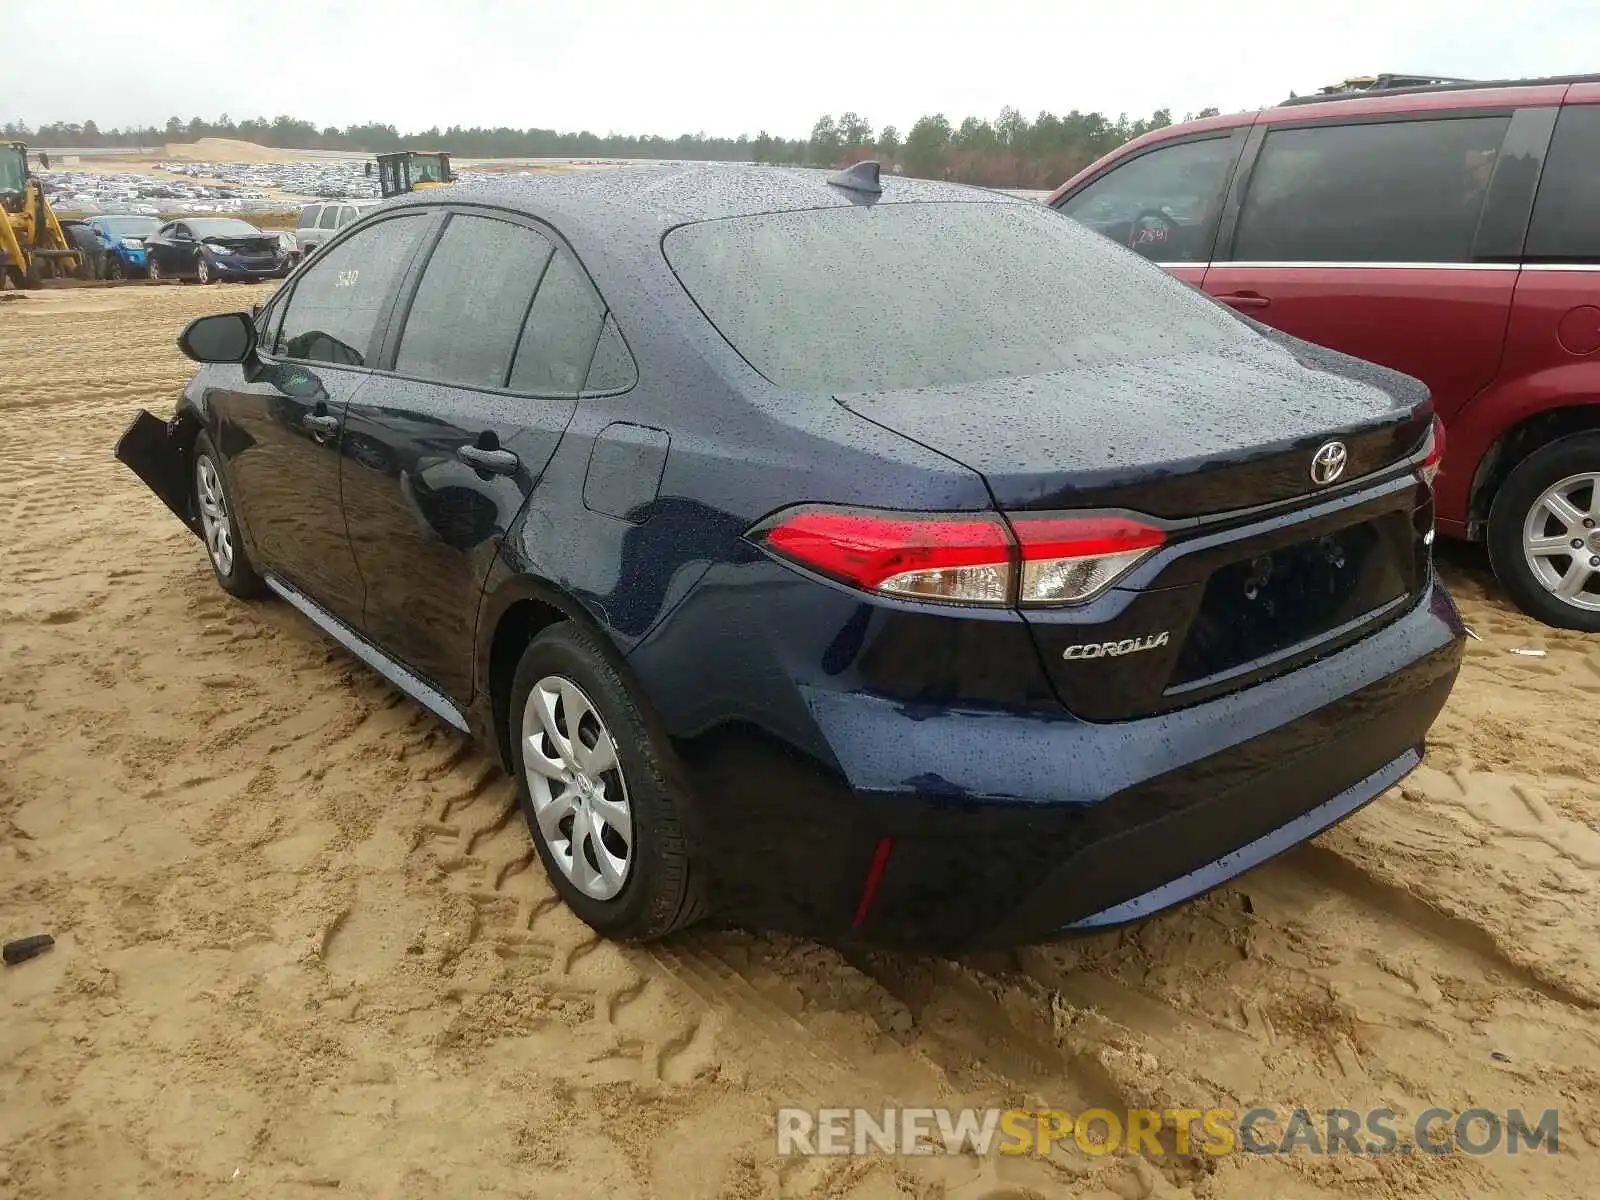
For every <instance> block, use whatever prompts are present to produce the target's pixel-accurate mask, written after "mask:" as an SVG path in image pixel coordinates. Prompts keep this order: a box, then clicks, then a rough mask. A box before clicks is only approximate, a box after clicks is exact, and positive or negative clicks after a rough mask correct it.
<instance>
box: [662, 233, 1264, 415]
mask: <svg viewBox="0 0 1600 1200" xmlns="http://www.w3.org/2000/svg"><path fill="white" fill-rule="evenodd" d="M664 249H665V252H666V255H667V259H668V261H669V262H670V263H671V265H672V269H673V270H674V271H676V272H677V274H678V278H679V279H680V280H681V281H682V282H683V285H684V287H685V288H687V289H688V291H689V294H690V295H691V296H692V297H694V299H695V301H696V303H698V304H699V306H700V308H701V309H702V310H703V311H704V312H705V314H706V316H707V317H709V318H710V319H711V322H712V324H714V325H715V326H716V327H717V329H718V330H720V331H721V333H722V335H723V337H725V338H726V339H727V340H728V342H729V344H731V345H732V346H733V348H734V349H735V350H737V351H738V352H739V353H740V354H741V355H743V357H744V358H745V360H746V361H747V362H749V363H750V365H751V366H753V367H754V368H755V369H756V370H757V371H760V372H761V373H762V374H763V375H765V376H766V377H767V378H768V379H770V380H772V381H773V382H774V383H777V384H779V385H780V386H782V387H787V388H794V389H797V390H802V391H821V392H853V391H876V390H884V389H898V388H919V387H940V386H947V385H955V384H961V383H968V382H972V381H975V380H980V379H998V378H1005V377H1009V376H1017V375H1038V374H1044V373H1046V372H1049V371H1059V370H1065V369H1068V368H1074V367H1084V366H1089V365H1092V364H1095V363H1097V362H1111V361H1124V362H1126V361H1134V360H1139V359H1146V358H1154V357H1161V356H1165V355H1169V354H1182V353H1185V352H1187V351H1194V350H1207V349H1216V350H1219V351H1224V350H1226V349H1228V348H1229V347H1235V346H1238V345H1240V344H1241V343H1242V342H1244V341H1247V340H1249V339H1252V338H1254V336H1255V335H1254V334H1252V333H1251V332H1249V330H1248V328H1247V327H1246V326H1244V325H1242V324H1241V323H1240V322H1239V320H1238V319H1237V318H1236V317H1234V316H1232V315H1231V314H1230V313H1228V312H1227V311H1225V310H1224V309H1222V308H1221V306H1219V305H1216V304H1212V303H1210V302H1209V301H1207V300H1205V299H1203V298H1201V297H1199V296H1197V295H1195V294H1194V292H1193V291H1192V290H1191V289H1190V288H1189V287H1188V286H1187V285H1186V284H1183V283H1180V282H1178V281H1177V280H1176V279H1174V278H1173V277H1171V276H1170V275H1167V274H1166V273H1165V272H1164V271H1161V270H1160V269H1158V268H1156V267H1153V266H1151V265H1150V264H1148V263H1144V262H1141V261H1139V259H1137V258H1135V257H1134V256H1133V255H1131V254H1128V253H1126V252H1124V251H1122V250H1119V249H1117V248H1116V247H1115V246H1113V245H1111V244H1110V243H1109V242H1107V241H1106V240H1105V239H1104V238H1103V237H1101V236H1100V235H1099V234H1096V233H1092V232H1090V231H1089V230H1088V229H1085V228H1084V227H1083V226H1082V225H1079V224H1078V223H1077V222H1076V221H1068V220H1063V219H1062V217H1061V214H1060V213H1056V212H1052V211H1050V210H1049V209H1047V208H1044V207H1043V206H1041V205H1038V204H1030V203H1022V202H1016V203H1006V202H998V201H995V202H990V201H973V202H969V203H944V204H881V203H880V204H876V205H872V206H870V207H868V206H865V205H852V206H850V207H848V208H844V207H841V208H824V209H810V210H804V211H799V212H785V213H766V214H762V215H759V216H749V217H734V218H729V219H726V220H717V221H702V222H699V223H697V224H693V225H683V226H679V227H678V228H677V229H674V230H673V231H672V232H671V233H669V234H667V237H666V241H665V243H664Z"/></svg>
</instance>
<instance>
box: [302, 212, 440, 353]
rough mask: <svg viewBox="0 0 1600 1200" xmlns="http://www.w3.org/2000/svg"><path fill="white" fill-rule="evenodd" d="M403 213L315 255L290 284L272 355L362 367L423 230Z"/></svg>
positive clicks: (418, 218) (417, 216)
mask: <svg viewBox="0 0 1600 1200" xmlns="http://www.w3.org/2000/svg"><path fill="white" fill-rule="evenodd" d="M427 225H428V222H427V219H426V218H425V217H424V216H423V215H422V214H421V213H408V214H406V215H404V216H399V217H392V218H390V219H389V220H387V221H382V222H379V223H378V224H376V225H373V226H370V227H368V228H366V229H363V230H360V231H359V232H357V233H355V234H352V235H351V236H350V237H348V238H346V239H345V240H344V241H343V242H341V243H339V245H337V246H334V247H333V248H331V249H329V250H326V251H324V252H322V253H321V254H318V255H317V257H316V258H315V259H314V260H313V261H312V263H311V265H310V266H309V267H307V268H306V270H305V272H304V273H303V274H301V276H300V278H299V279H298V280H297V281H296V283H295V286H294V292H293V294H292V295H290V297H289V301H288V305H287V307H286V308H285V309H284V314H283V323H282V324H281V325H280V326H279V327H278V334H277V339H276V341H275V342H274V349H275V350H276V352H277V353H279V354H281V355H284V356H285V357H287V358H298V359H304V360H305V361H308V362H325V363H335V364H338V365H340V366H347V367H360V366H365V365H366V361H367V350H368V347H369V345H370V344H371V342H372V334H373V331H374V330H375V329H376V328H377V324H378V321H379V319H380V318H382V317H385V316H387V315H388V314H387V308H386V306H387V304H388V301H389V300H390V298H391V293H392V291H393V288H394V284H395V281H396V280H398V279H399V278H400V276H401V275H402V274H403V273H404V272H405V270H406V268H407V267H408V266H410V264H411V256H412V255H413V254H414V253H415V252H416V248H417V238H418V237H419V236H420V235H421V233H422V230H424V229H425V228H427Z"/></svg>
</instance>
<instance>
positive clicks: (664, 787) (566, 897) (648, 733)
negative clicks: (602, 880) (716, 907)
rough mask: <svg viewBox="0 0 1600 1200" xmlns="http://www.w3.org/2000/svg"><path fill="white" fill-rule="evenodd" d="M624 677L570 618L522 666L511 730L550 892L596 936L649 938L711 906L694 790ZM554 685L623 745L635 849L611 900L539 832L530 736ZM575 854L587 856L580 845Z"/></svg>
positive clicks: (516, 768)
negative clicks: (584, 704)
mask: <svg viewBox="0 0 1600 1200" xmlns="http://www.w3.org/2000/svg"><path fill="white" fill-rule="evenodd" d="M622 672H623V668H622V667H621V666H620V664H619V663H618V662H617V661H616V660H615V659H614V658H613V656H612V655H610V654H608V653H607V652H606V651H605V650H604V649H602V647H601V646H600V644H599V643H598V641H597V640H596V638H595V636H594V635H593V634H591V633H589V632H588V631H587V630H585V629H583V628H581V627H580V626H579V625H577V624H576V623H574V622H570V621H567V622H561V623H559V624H556V625H552V626H550V627H549V628H547V629H545V630H544V631H543V632H541V633H539V634H538V635H537V636H536V637H535V638H534V639H533V640H532V641H531V642H529V643H528V647H527V649H526V650H524V651H523V653H522V659H521V661H520V662H518V664H517V669H516V673H515V674H514V676H513V677H512V683H511V696H510V704H509V705H508V706H507V716H506V725H507V728H506V731H505V732H506V741H507V743H508V745H509V746H510V749H511V766H512V774H513V776H514V778H515V781H516V787H517V799H518V801H519V802H520V805H521V807H522V814H523V817H524V818H525V819H526V821H527V824H528V833H529V836H531V837H532V838H533V844H534V846H535V848H536V849H537V851H538V854H539V860H540V861H541V862H542V863H543V864H544V869H545V873H546V875H548V876H549V879H550V883H551V885H552V886H553V887H554V888H555V890H556V892H557V893H558V894H559V895H560V896H561V899H562V900H563V901H565V902H566V904H567V906H568V907H569V908H570V909H572V911H573V912H574V913H575V914H576V915H577V916H578V917H579V918H580V919H581V920H582V921H583V922H584V923H585V924H587V925H589V926H590V927H591V928H592V929H594V930H595V931H596V932H597V933H599V934H602V935H604V936H606V937H612V938H621V939H627V940H632V941H650V940H653V939H655V938H660V937H664V936H665V935H667V934H669V933H672V932H673V931H675V930H678V929H682V928H684V927H685V926H688V925H691V924H693V923H694V922H696V921H698V920H700V919H702V918H703V917H704V916H705V915H706V907H705V904H704V901H703V899H702V895H701V890H700V887H699V876H698V872H697V871H696V870H695V868H694V863H693V861H692V860H693V855H692V853H691V846H690V840H691V839H690V836H689V833H688V830H687V827H686V822H685V820H684V817H685V814H686V813H687V811H688V808H689V804H690V798H689V794H688V789H687V787H686V786H685V784H684V782H683V780H682V777H681V775H680V772H679V769H678V767H677V765H676V759H675V756H674V754H673V751H672V748H671V745H670V743H669V742H668V740H667V739H666V737H665V735H664V734H663V733H660V732H655V731H653V730H652V724H653V722H652V721H651V720H650V719H649V718H648V717H647V715H646V714H645V712H644V711H643V710H642V709H641V707H640V705H639V704H638V703H637V702H636V701H635V700H634V698H633V696H632V694H631V693H630V691H629V685H628V683H627V682H626V681H625V680H624V678H623V673H622ZM551 678H557V679H561V680H565V681H570V682H571V683H573V684H575V685H576V686H577V688H578V689H580V690H581V692H582V694H583V696H584V698H585V699H586V700H587V701H588V702H589V703H590V704H592V705H593V710H594V714H595V716H596V717H598V718H599V720H600V722H601V724H602V726H603V728H604V730H605V732H607V733H608V734H609V735H610V738H611V741H612V744H613V745H614V746H615V748H616V761H617V771H618V772H619V773H620V777H621V780H622V786H623V789H624V791H623V792H622V794H623V796H624V797H625V801H626V804H627V808H628V810H629V816H630V818H631V825H632V844H631V845H630V846H629V847H628V855H627V860H628V862H627V873H626V877H625V879H624V882H623V884H622V887H621V889H620V891H619V892H618V893H617V894H616V895H615V896H612V897H609V898H605V899H597V898H596V897H594V896H592V895H589V894H586V893H585V892H583V891H581V890H580V889H579V887H578V886H577V884H575V883H574V882H573V880H572V879H570V878H569V877H568V875H567V871H566V868H563V867H562V866H561V865H560V863H559V862H558V859H557V856H556V852H555V850H554V849H553V848H552V847H551V845H550V844H549V843H548V842H547V840H546V839H545V836H544V834H543V833H541V831H540V828H539V818H538V815H537V812H536V809H535V803H534V796H533V788H532V784H531V781H530V776H529V769H528V766H527V759H528V755H529V753H530V750H529V746H528V741H527V739H526V738H525V737H524V736H523V735H522V729H523V723H524V717H525V714H526V713H527V712H528V705H529V701H530V698H531V697H532V694H533V690H534V688H535V686H536V685H537V684H539V683H540V682H541V681H543V680H548V679H551ZM530 719H531V718H530ZM569 732H570V731H569ZM613 783H614V781H613ZM609 786H611V785H608V789H609ZM563 794H564V793H563ZM596 836H598V835H596ZM575 852H580V851H578V850H577V848H575Z"/></svg>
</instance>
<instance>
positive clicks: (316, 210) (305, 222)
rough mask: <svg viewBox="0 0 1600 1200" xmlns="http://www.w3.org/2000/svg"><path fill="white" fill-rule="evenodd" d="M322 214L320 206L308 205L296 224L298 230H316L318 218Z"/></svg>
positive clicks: (302, 210) (303, 209) (301, 211)
mask: <svg viewBox="0 0 1600 1200" xmlns="http://www.w3.org/2000/svg"><path fill="white" fill-rule="evenodd" d="M321 212H322V206H321V205H320V204H308V205H306V206H305V207H304V208H302V209H301V210H300V219H299V220H298V221H296V222H295V228H296V229H314V228H315V227H316V224H317V216H318V215H319V214H320V213H321Z"/></svg>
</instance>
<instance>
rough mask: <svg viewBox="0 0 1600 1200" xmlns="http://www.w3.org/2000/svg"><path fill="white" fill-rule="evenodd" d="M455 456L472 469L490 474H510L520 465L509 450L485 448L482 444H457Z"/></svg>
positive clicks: (520, 462)
mask: <svg viewBox="0 0 1600 1200" xmlns="http://www.w3.org/2000/svg"><path fill="white" fill-rule="evenodd" d="M456 457H457V458H459V459H460V460H461V461H462V462H464V463H466V464H467V466H469V467H471V468H472V469H473V470H475V471H484V472H487V473H488V474H490V475H510V474H511V473H512V472H514V471H515V470H516V469H517V468H518V467H520V466H521V465H522V461H521V460H520V459H519V458H517V456H516V455H515V454H513V453H511V451H509V450H485V449H484V448H483V447H482V446H458V447H456Z"/></svg>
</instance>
